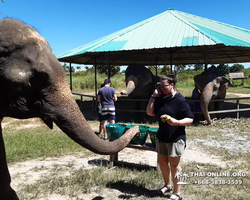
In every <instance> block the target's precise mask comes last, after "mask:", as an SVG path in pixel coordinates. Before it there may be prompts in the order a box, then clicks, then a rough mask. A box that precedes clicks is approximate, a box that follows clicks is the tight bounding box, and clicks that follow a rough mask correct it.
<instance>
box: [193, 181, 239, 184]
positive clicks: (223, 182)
mask: <svg viewBox="0 0 250 200" xmlns="http://www.w3.org/2000/svg"><path fill="white" fill-rule="evenodd" d="M242 183H243V181H242V180H196V181H194V184H196V185H241V184H242Z"/></svg>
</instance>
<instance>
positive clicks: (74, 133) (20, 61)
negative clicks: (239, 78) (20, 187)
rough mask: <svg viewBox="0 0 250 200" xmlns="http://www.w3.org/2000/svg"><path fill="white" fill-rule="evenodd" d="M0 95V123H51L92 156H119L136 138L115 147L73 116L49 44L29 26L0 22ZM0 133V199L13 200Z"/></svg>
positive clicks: (71, 101)
mask: <svg viewBox="0 0 250 200" xmlns="http://www.w3.org/2000/svg"><path fill="white" fill-rule="evenodd" d="M0 95H1V96H0V119H1V121H2V120H3V118H4V117H14V118H18V119H26V118H32V117H39V118H41V119H42V120H43V121H44V123H45V124H46V125H47V126H48V127H50V128H52V127H53V122H54V123H56V125H57V126H58V127H59V128H60V129H61V130H62V131H63V132H64V133H66V134H67V135H68V136H69V137H70V138H71V139H72V140H74V141H75V142H77V143H78V144H80V145H81V146H83V147H85V148H87V149H89V150H91V151H93V152H95V153H98V154H106V155H108V154H114V153H116V152H118V151H120V150H122V149H123V148H125V147H126V146H127V144H128V143H129V142H130V140H131V139H132V138H133V136H134V135H135V134H136V133H139V127H138V126H136V127H134V128H131V129H129V130H128V131H127V132H126V134H124V135H123V136H122V137H120V138H119V139H117V140H115V141H112V142H107V141H104V140H101V139H100V138H99V137H98V136H97V135H96V134H95V133H94V132H93V131H92V129H91V127H90V126H89V125H88V123H87V122H86V119H85V117H84V116H83V115H82V113H81V111H80V110H79V107H78V105H77V104H76V101H75V100H74V98H73V96H72V93H71V91H70V89H69V86H68V82H67V79H66V76H65V72H64V70H63V68H62V66H61V65H60V63H59V61H58V60H57V58H56V57H55V55H54V53H53V52H52V49H51V47H50V45H49V43H48V42H47V41H46V40H45V39H44V38H43V37H42V36H40V35H39V34H38V32H37V31H36V30H35V29H33V28H32V27H31V26H29V25H26V24H24V23H23V22H21V21H19V20H15V19H9V18H7V19H3V20H1V21H0ZM0 130H1V131H0V177H1V178H0V199H1V200H18V199H19V198H18V197H17V195H16V193H15V191H14V190H13V189H12V188H11V186H10V182H11V178H10V174H9V170H8V166H7V161H6V154H5V147H4V141H3V136H2V128H1V127H0Z"/></svg>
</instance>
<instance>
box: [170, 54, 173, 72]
mask: <svg viewBox="0 0 250 200" xmlns="http://www.w3.org/2000/svg"><path fill="white" fill-rule="evenodd" d="M170 66H171V73H173V55H172V51H171V50H170Z"/></svg>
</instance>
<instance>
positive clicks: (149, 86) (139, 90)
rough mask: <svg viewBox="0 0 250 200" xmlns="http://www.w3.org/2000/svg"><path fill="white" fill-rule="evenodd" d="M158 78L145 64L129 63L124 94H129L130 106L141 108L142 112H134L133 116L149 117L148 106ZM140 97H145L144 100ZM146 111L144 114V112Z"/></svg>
mask: <svg viewBox="0 0 250 200" xmlns="http://www.w3.org/2000/svg"><path fill="white" fill-rule="evenodd" d="M155 80H156V78H155V76H154V75H153V74H152V72H151V71H150V70H149V69H147V68H146V67H145V66H144V65H139V64H133V65H129V66H128V67H127V69H126V71H125V81H126V90H122V91H121V94H122V95H128V98H129V99H135V101H129V108H130V109H133V110H140V111H141V112H140V113H138V112H136V111H135V112H134V113H133V118H134V119H136V118H137V119H140V120H143V119H144V118H146V117H147V115H146V107H147V103H148V100H147V99H149V98H150V96H151V95H152V93H153V90H154V87H155V84H156V81H155ZM139 99H144V100H143V101H141V100H139ZM144 111H145V113H144V114H143V112H144Z"/></svg>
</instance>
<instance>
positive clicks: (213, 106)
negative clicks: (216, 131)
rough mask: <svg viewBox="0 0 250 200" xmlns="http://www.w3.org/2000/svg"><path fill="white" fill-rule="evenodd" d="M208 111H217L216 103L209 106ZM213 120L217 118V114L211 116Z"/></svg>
mask: <svg viewBox="0 0 250 200" xmlns="http://www.w3.org/2000/svg"><path fill="white" fill-rule="evenodd" d="M208 110H209V111H216V102H210V103H209V105H208ZM210 117H211V119H214V118H216V117H217V116H216V114H210Z"/></svg>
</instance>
